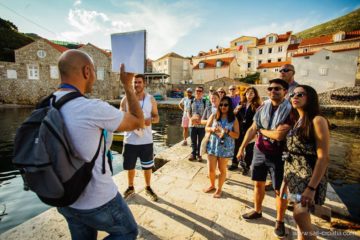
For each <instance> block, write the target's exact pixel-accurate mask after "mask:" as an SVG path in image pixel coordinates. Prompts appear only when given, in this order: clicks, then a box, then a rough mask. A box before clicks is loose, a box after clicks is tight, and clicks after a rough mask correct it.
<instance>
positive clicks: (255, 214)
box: [242, 210, 262, 220]
mask: <svg viewBox="0 0 360 240" xmlns="http://www.w3.org/2000/svg"><path fill="white" fill-rule="evenodd" d="M261 217H262V213H261V212H260V213H258V212H256V211H255V210H252V211H251V212H248V213H245V214H244V215H242V218H243V219H245V220H252V219H258V218H261Z"/></svg>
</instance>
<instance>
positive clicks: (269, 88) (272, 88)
mask: <svg viewBox="0 0 360 240" xmlns="http://www.w3.org/2000/svg"><path fill="white" fill-rule="evenodd" d="M281 89H284V88H282V87H268V88H267V90H268V91H269V92H271V91H272V90H275V91H280V90H281Z"/></svg>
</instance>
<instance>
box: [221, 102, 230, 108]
mask: <svg viewBox="0 0 360 240" xmlns="http://www.w3.org/2000/svg"><path fill="white" fill-rule="evenodd" d="M219 106H220V107H228V106H229V104H228V103H220V105H219Z"/></svg>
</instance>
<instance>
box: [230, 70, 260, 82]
mask: <svg viewBox="0 0 360 240" xmlns="http://www.w3.org/2000/svg"><path fill="white" fill-rule="evenodd" d="M258 79H260V73H259V72H256V73H254V74H249V75H247V76H246V77H244V78H235V80H238V81H240V82H244V83H248V84H255V82H256V80H258Z"/></svg>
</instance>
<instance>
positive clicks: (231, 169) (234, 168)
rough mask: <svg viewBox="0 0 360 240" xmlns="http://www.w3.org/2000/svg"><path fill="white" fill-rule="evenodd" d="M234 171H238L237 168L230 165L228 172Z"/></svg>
mask: <svg viewBox="0 0 360 240" xmlns="http://www.w3.org/2000/svg"><path fill="white" fill-rule="evenodd" d="M236 169H238V166H236V165H230V167H229V168H228V170H230V171H234V170H236Z"/></svg>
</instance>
